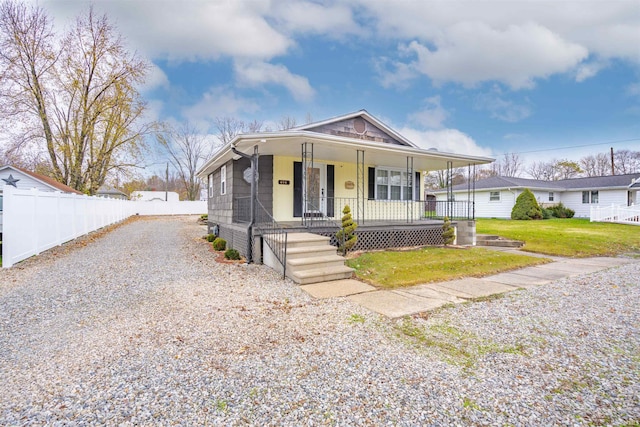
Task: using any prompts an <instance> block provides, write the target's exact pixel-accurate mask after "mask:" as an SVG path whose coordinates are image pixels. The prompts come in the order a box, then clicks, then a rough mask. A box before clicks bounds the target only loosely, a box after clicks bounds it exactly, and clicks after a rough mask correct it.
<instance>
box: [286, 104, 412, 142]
mask: <svg viewBox="0 0 640 427" xmlns="http://www.w3.org/2000/svg"><path fill="white" fill-rule="evenodd" d="M355 118H362V119H363V120H365V121H366V122H369V123H370V124H372V125H373V126H374V127H376V128H378V129H379V130H381V131H382V132H384V133H386V134H387V135H389V136H390V137H391V138H392V139H393V140H394V142H396V143H397V144H398V145H406V146H408V147H413V148H418V146H417V145H415V144H414V143H413V142H411V141H409V140H408V139H407V138H405V137H404V136H402V135H400V134H399V133H398V132H396V131H395V130H393V129H392V128H390V127H389V126H387V125H385V124H384V123H383V122H381V121H380V120H378V119H377V118H376V117H374V116H372V115H371V114H369V112H368V111H367V110H364V109H362V110H359V111H354V112H353V113H348V114H343V115H341V116H336V117H332V118H329V119H326V120H322V121H319V122H312V123H307V124H305V125H302V126H296V127H294V128H291V129H290V130H304V131H310V132H320V133H329V134H331V135H343V136H354V135H353V133H351V134H350V135H348V134H346V133H343V132H339V131H331V132H327V131H326V128H327V125H331V124H338V123H340V122H346V121H349V120H352V119H355ZM365 132H366V131H363V132H362V133H363V134H364V133H365ZM360 137H361V138H362V139H366V135H361V136H360ZM372 140H373V139H372Z"/></svg>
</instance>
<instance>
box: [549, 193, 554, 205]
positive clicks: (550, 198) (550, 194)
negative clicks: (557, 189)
mask: <svg viewBox="0 0 640 427" xmlns="http://www.w3.org/2000/svg"><path fill="white" fill-rule="evenodd" d="M553 196H554V194H553V191H550V192H549V201H550V202H553V199H554V197H553Z"/></svg>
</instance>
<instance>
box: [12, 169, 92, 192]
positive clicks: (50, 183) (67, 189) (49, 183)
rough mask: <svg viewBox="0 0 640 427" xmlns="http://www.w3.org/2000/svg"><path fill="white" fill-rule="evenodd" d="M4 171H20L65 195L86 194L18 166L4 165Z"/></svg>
mask: <svg viewBox="0 0 640 427" xmlns="http://www.w3.org/2000/svg"><path fill="white" fill-rule="evenodd" d="M4 169H13V170H15V171H19V172H22V173H24V174H25V175H29V176H30V177H31V178H33V179H35V180H36V181H40V182H41V183H43V184H45V185H47V186H49V187H53V188H54V189H56V190H58V191H62V192H63V193H75V194H84V193H82V192H80V191H78V190H76V189H75V188H71V187H69V186H68V185H65V184H63V183H61V182H58V181H56V180H55V179H53V178H50V177H48V176H46V175H42V174H39V173H36V172H31V171H28V170H26V169H22V168H19V167H17V166H11V165H4V166H2V167H0V170H4Z"/></svg>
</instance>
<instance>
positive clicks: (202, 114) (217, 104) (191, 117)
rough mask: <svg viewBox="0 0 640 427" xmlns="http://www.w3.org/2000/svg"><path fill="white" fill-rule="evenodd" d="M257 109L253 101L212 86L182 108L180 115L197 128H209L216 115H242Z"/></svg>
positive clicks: (226, 89)
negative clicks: (200, 96)
mask: <svg viewBox="0 0 640 427" xmlns="http://www.w3.org/2000/svg"><path fill="white" fill-rule="evenodd" d="M259 109H260V107H259V105H258V104H257V103H256V102H255V101H253V100H250V99H246V98H242V97H240V96H238V95H236V94H235V93H234V92H232V91H231V90H230V89H228V88H226V87H212V88H210V89H209V90H208V91H207V92H205V93H204V94H203V95H202V98H201V99H200V100H199V101H198V102H197V103H195V104H194V105H191V106H189V107H185V108H183V110H182V116H183V117H185V118H186V119H187V120H188V121H189V122H191V123H192V124H193V125H195V126H197V127H198V128H199V129H209V128H210V127H211V126H212V124H213V122H214V120H215V118H216V117H224V116H230V117H242V116H243V115H244V113H255V112H256V111H258V110H259Z"/></svg>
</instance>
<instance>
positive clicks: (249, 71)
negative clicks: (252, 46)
mask: <svg viewBox="0 0 640 427" xmlns="http://www.w3.org/2000/svg"><path fill="white" fill-rule="evenodd" d="M234 68H235V72H236V77H237V79H238V83H240V84H241V85H245V86H250V87H254V86H262V85H265V84H278V85H282V86H284V87H286V88H287V89H288V90H289V92H290V93H291V95H292V96H293V97H294V98H295V99H296V100H298V101H303V102H306V101H310V100H311V99H312V98H313V96H314V95H315V90H314V89H313V88H312V87H311V85H310V84H309V80H308V79H307V78H306V77H302V76H299V75H297V74H293V73H291V72H290V71H289V70H288V69H287V67H285V66H284V65H281V64H269V63H267V62H259V61H252V62H244V61H239V62H236V64H235V67H234Z"/></svg>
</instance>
